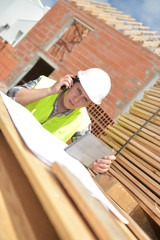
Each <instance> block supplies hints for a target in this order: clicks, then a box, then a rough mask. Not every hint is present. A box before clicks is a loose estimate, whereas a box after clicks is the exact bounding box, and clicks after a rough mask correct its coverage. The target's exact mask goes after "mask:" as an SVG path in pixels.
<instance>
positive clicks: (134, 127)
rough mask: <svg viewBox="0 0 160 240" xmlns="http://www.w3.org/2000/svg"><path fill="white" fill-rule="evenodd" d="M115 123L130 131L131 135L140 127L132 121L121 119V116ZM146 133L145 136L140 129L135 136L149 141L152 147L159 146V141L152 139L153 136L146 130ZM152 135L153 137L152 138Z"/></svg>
mask: <svg viewBox="0 0 160 240" xmlns="http://www.w3.org/2000/svg"><path fill="white" fill-rule="evenodd" d="M116 122H117V123H118V124H119V125H120V126H122V127H124V128H126V129H128V130H130V131H131V132H132V133H135V132H136V131H137V130H138V129H139V128H140V126H139V125H138V124H135V123H134V122H132V121H130V120H128V119H126V118H124V117H121V116H120V117H118V118H117V119H116ZM146 132H147V133H148V134H146V133H145V129H144V128H142V129H141V131H139V132H138V133H137V135H140V136H142V137H143V138H144V139H147V140H149V141H150V143H151V144H153V143H154V144H153V146H154V145H155V144H156V145H157V146H160V141H159V140H157V139H156V138H154V134H153V133H152V132H151V131H148V130H147V131H146ZM152 135H153V136H152Z"/></svg>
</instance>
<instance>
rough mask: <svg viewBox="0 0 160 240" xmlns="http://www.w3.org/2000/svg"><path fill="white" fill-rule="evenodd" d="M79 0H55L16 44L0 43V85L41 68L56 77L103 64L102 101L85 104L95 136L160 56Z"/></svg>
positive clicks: (150, 76) (155, 71) (155, 70)
mask: <svg viewBox="0 0 160 240" xmlns="http://www.w3.org/2000/svg"><path fill="white" fill-rule="evenodd" d="M75 2H76V3H75ZM78 2H80V3H82V2H83V1H69V0H67V1H66V0H58V1H57V2H56V4H55V5H54V6H53V7H52V8H51V9H50V11H49V12H48V13H47V14H46V15H45V16H44V17H43V18H42V19H41V20H40V21H39V22H38V23H37V24H36V26H35V27H34V28H32V30H31V31H30V32H29V33H28V34H27V35H26V37H25V38H24V39H22V40H21V42H20V43H19V44H18V45H16V47H14V48H13V47H12V46H10V45H9V44H8V43H4V42H1V43H0V44H1V47H0V55H1V57H0V69H1V71H0V87H1V89H2V90H3V91H5V90H7V89H8V88H10V87H12V86H14V85H16V84H21V83H24V82H27V81H29V80H31V79H35V78H37V77H38V76H39V75H42V74H43V75H46V76H50V77H51V78H54V79H57V80H58V79H59V78H60V77H62V76H64V75H65V74H67V73H72V74H76V73H77V71H79V70H85V69H87V68H91V67H99V68H102V69H104V70H105V71H106V72H108V74H109V75H110V77H111V79H112V88H111V91H110V93H109V94H108V96H107V97H106V99H105V100H104V101H103V103H102V104H101V106H95V105H92V106H91V107H90V108H89V112H90V114H91V118H92V120H93V123H94V124H93V125H94V126H93V130H94V131H95V134H96V135H97V136H99V135H100V134H101V133H102V132H103V130H102V129H103V128H104V127H106V126H107V125H108V124H112V123H113V120H112V119H114V118H115V117H116V116H118V115H119V114H120V113H121V112H122V110H123V109H124V107H125V106H126V104H127V103H129V102H130V100H131V99H132V98H133V97H134V96H135V95H136V94H137V93H138V92H139V91H141V90H142V89H143V88H144V86H145V85H146V84H147V83H148V82H150V81H152V80H154V79H155V78H156V77H157V76H158V75H159V66H160V58H159V56H158V55H156V54H154V53H153V52H152V51H150V50H149V49H147V48H145V47H144V46H142V44H140V43H137V42H135V41H133V40H132V39H131V38H129V37H128V36H125V35H124V34H123V33H122V32H120V31H118V30H117V29H115V28H116V27H115V26H117V25H113V23H112V22H111V24H110V25H111V26H110V25H109V22H107V23H106V20H105V19H104V18H103V19H100V18H98V16H97V15H98V13H97V14H94V13H93V12H92V11H91V10H90V9H89V10H87V9H85V8H84V6H85V3H83V4H80V3H79V5H82V6H78V5H77V4H78ZM106 6H107V5H106ZM96 7H97V8H99V9H100V8H104V4H98V3H97V5H96ZM110 10H111V8H110ZM116 14H117V13H116ZM138 26H139V25H138ZM141 28H142V27H141ZM141 30H142V29H141ZM97 84H98V83H97Z"/></svg>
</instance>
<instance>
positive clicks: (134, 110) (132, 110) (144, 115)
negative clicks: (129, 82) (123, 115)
mask: <svg viewBox="0 0 160 240" xmlns="http://www.w3.org/2000/svg"><path fill="white" fill-rule="evenodd" d="M129 112H130V113H131V114H133V115H136V116H138V117H141V118H142V119H145V120H148V119H149V118H150V117H151V116H152V114H151V113H148V112H147V111H145V110H142V109H140V108H138V107H134V106H130V110H129ZM150 122H152V123H155V124H157V125H158V126H160V117H157V116H155V117H154V118H152V119H151V120H150Z"/></svg>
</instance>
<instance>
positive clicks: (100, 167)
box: [93, 155, 116, 173]
mask: <svg viewBox="0 0 160 240" xmlns="http://www.w3.org/2000/svg"><path fill="white" fill-rule="evenodd" d="M115 159H116V157H115V156H114V155H112V156H105V157H104V158H103V159H98V160H97V161H95V162H94V163H93V170H94V171H96V172H99V173H105V172H107V171H108V170H109V168H110V165H111V163H112V161H113V160H115Z"/></svg>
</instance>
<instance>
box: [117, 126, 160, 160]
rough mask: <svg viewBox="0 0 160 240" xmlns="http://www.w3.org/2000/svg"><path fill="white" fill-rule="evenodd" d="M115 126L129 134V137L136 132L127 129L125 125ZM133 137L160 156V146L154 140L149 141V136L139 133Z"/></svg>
mask: <svg viewBox="0 0 160 240" xmlns="http://www.w3.org/2000/svg"><path fill="white" fill-rule="evenodd" d="M117 123H118V122H117ZM114 128H116V129H118V130H120V131H122V133H125V134H127V136H129V137H132V135H133V134H134V133H133V132H132V131H129V130H127V129H126V128H124V127H123V126H118V125H114ZM133 139H134V140H136V142H138V143H139V144H141V146H143V147H146V148H147V149H148V150H149V151H150V152H152V153H153V154H155V155H158V156H160V147H159V146H157V145H156V144H154V142H150V141H148V138H147V139H145V138H143V137H141V136H139V135H138V134H137V135H135V136H134V138H133Z"/></svg>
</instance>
